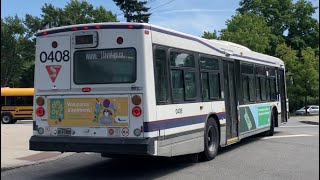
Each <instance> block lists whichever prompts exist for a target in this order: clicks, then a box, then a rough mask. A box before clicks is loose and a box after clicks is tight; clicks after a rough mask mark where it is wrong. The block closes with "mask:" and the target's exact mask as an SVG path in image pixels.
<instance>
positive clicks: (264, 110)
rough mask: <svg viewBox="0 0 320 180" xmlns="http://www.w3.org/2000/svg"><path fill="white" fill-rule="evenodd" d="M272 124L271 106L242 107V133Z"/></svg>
mask: <svg viewBox="0 0 320 180" xmlns="http://www.w3.org/2000/svg"><path fill="white" fill-rule="evenodd" d="M269 124H270V107H269V105H254V106H246V107H240V133H243V132H246V131H250V130H254V129H257V128H261V127H265V126H268V125H269Z"/></svg>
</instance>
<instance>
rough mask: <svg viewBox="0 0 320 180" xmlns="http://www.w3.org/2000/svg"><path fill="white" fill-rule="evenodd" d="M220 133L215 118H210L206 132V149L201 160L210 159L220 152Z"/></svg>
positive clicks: (201, 155) (201, 154)
mask: <svg viewBox="0 0 320 180" xmlns="http://www.w3.org/2000/svg"><path fill="white" fill-rule="evenodd" d="M219 143H220V134H219V129H218V124H217V122H216V120H215V119H214V118H209V119H208V121H207V123H206V128H205V132H204V151H203V152H202V153H200V156H199V158H200V161H210V160H212V159H214V158H215V157H216V155H217V153H218V149H219V145H220V144H219Z"/></svg>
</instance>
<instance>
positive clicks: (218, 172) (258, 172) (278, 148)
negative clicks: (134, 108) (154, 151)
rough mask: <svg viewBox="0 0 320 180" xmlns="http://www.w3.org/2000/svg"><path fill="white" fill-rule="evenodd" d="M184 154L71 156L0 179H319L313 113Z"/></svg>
mask: <svg viewBox="0 0 320 180" xmlns="http://www.w3.org/2000/svg"><path fill="white" fill-rule="evenodd" d="M189 160H190V159H188V157H175V158H159V157H156V158H154V157H140V158H124V159H108V158H102V157H100V155H99V154H89V153H88V154H85V153H81V154H74V155H71V156H68V157H65V158H63V159H58V160H55V161H51V162H47V163H43V164H38V165H32V166H27V167H21V168H17V169H13V170H7V171H4V172H1V179H10V180H15V179H45V180H51V179H68V180H69V179H77V180H80V179H130V180H132V179H170V180H171V179H197V180H199V179H215V180H217V179H237V180H239V179H245V180H248V179H273V180H274V179H308V180H313V179H314V180H318V179H319V117H317V116H314V117H308V118H305V117H303V118H302V117H292V118H291V119H290V121H289V123H287V124H286V125H283V126H281V127H278V128H276V130H275V135H274V136H272V137H262V136H255V137H250V138H247V139H244V140H242V141H241V142H239V143H237V144H234V145H231V146H228V147H226V148H221V149H220V152H219V154H218V156H217V157H216V158H215V159H214V160H212V161H209V162H202V163H190V161H189Z"/></svg>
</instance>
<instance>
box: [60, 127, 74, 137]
mask: <svg viewBox="0 0 320 180" xmlns="http://www.w3.org/2000/svg"><path fill="white" fill-rule="evenodd" d="M57 131H58V133H57V135H58V136H71V128H58V129H57Z"/></svg>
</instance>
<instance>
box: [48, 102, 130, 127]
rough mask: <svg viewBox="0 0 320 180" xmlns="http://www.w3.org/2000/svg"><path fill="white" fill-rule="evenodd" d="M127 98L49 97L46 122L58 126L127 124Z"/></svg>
mask: <svg viewBox="0 0 320 180" xmlns="http://www.w3.org/2000/svg"><path fill="white" fill-rule="evenodd" d="M128 109H129V108H128V98H127V97H115V98H100V97H99V98H51V99H49V100H48V112H49V114H48V123H49V125H53V126H54V125H59V126H112V127H126V126H128V125H129V115H128Z"/></svg>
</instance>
